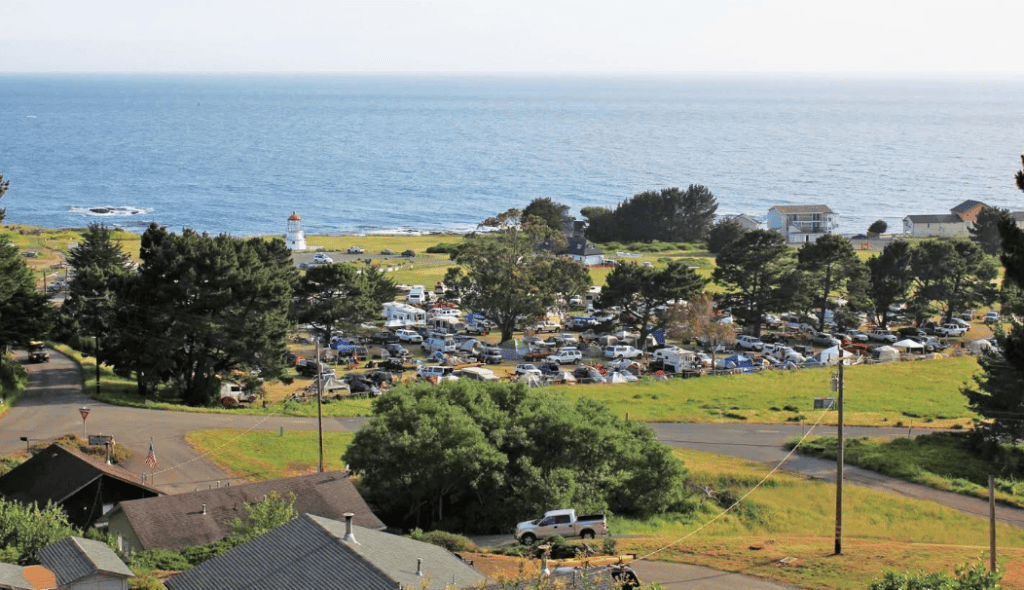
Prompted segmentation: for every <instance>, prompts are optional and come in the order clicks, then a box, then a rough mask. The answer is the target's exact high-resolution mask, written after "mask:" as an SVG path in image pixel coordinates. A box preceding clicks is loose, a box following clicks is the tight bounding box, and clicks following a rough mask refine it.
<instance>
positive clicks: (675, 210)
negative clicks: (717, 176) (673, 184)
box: [581, 184, 718, 243]
mask: <svg viewBox="0 0 1024 590" xmlns="http://www.w3.org/2000/svg"><path fill="white" fill-rule="evenodd" d="M717 210H718V201H717V200H715V195H714V194H713V193H712V192H711V190H710V189H708V188H707V187H706V186H704V185H700V184H691V185H690V186H689V187H688V188H687V189H686V190H685V191H683V190H680V189H678V188H665V189H661V190H660V191H646V192H642V193H639V194H637V195H634V196H633V197H631V198H629V199H627V200H626V201H624V202H622V203H619V205H618V207H616V208H615V211H614V212H608V213H605V212H604V211H607V210H604V211H602V210H601V209H600V208H593V207H588V208H585V209H583V210H582V211H581V213H582V214H583V215H584V216H585V217H587V218H588V219H589V221H590V224H589V226H588V227H587V238H589V239H591V240H593V241H595V242H609V241H619V242H627V243H628V242H651V241H654V240H660V241H662V242H702V241H704V240H705V239H706V238H707V236H708V231H709V230H710V229H711V225H712V223H713V222H714V219H715V211H717Z"/></svg>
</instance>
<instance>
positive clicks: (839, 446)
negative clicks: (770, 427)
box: [835, 345, 843, 555]
mask: <svg viewBox="0 0 1024 590" xmlns="http://www.w3.org/2000/svg"><path fill="white" fill-rule="evenodd" d="M837 389H838V391H839V399H838V400H837V403H838V405H839V427H838V428H837V430H836V438H837V440H836V548H835V555H842V554H843V347H842V345H840V346H839V383H838V388H837Z"/></svg>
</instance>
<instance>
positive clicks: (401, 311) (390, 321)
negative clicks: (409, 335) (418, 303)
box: [384, 301, 427, 329]
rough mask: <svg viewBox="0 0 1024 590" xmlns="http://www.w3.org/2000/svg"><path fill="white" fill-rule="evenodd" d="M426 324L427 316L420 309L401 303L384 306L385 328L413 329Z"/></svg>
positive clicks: (392, 302) (393, 302)
mask: <svg viewBox="0 0 1024 590" xmlns="http://www.w3.org/2000/svg"><path fill="white" fill-rule="evenodd" d="M426 323H427V314H426V312H424V311H423V310H422V309H420V308H418V307H413V306H412V305H409V304H408V303H402V302H400V301H389V302H388V303H385V304H384V327H385V328H392V329H393V328H411V327H414V326H424V325H426Z"/></svg>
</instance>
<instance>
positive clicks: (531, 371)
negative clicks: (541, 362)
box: [516, 364, 542, 377]
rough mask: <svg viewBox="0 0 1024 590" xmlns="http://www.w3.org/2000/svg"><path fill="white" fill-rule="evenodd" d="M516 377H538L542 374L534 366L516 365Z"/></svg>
mask: <svg viewBox="0 0 1024 590" xmlns="http://www.w3.org/2000/svg"><path fill="white" fill-rule="evenodd" d="M516 375H536V376H538V377H540V376H541V375H542V373H541V372H540V369H538V368H537V367H536V365H530V364H526V365H516Z"/></svg>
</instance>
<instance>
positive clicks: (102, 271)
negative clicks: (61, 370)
mask: <svg viewBox="0 0 1024 590" xmlns="http://www.w3.org/2000/svg"><path fill="white" fill-rule="evenodd" d="M68 266H70V267H71V269H72V270H73V271H74V277H73V278H72V279H71V282H70V283H69V284H68V296H67V298H65V300H64V303H63V305H61V309H60V312H61V319H62V322H61V325H62V326H63V330H64V332H65V335H66V336H67V337H70V338H69V341H71V342H72V343H73V344H74V343H75V340H76V338H75V336H77V337H79V338H81V337H84V336H99V337H102V336H103V335H104V334H105V333H106V332H107V330H108V329H109V328H110V326H111V325H112V323H111V322H112V319H111V315H112V314H113V310H114V308H115V306H116V305H117V302H116V298H115V295H114V288H115V285H117V284H118V282H119V281H120V280H122V279H123V278H124V277H125V276H126V275H127V274H129V273H131V272H134V271H133V270H131V267H132V259H131V256H129V255H128V254H127V253H125V251H124V249H123V248H122V247H121V244H119V243H117V242H115V241H114V231H113V230H111V229H110V228H108V227H106V226H105V225H103V224H99V223H93V224H90V225H89V227H88V228H86V230H85V232H83V234H82V240H81V241H80V242H79V244H78V246H77V247H76V248H74V249H72V250H71V252H69V253H68ZM101 349H102V346H101ZM102 360H104V361H108V360H109V359H105V358H104V359H102Z"/></svg>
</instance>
